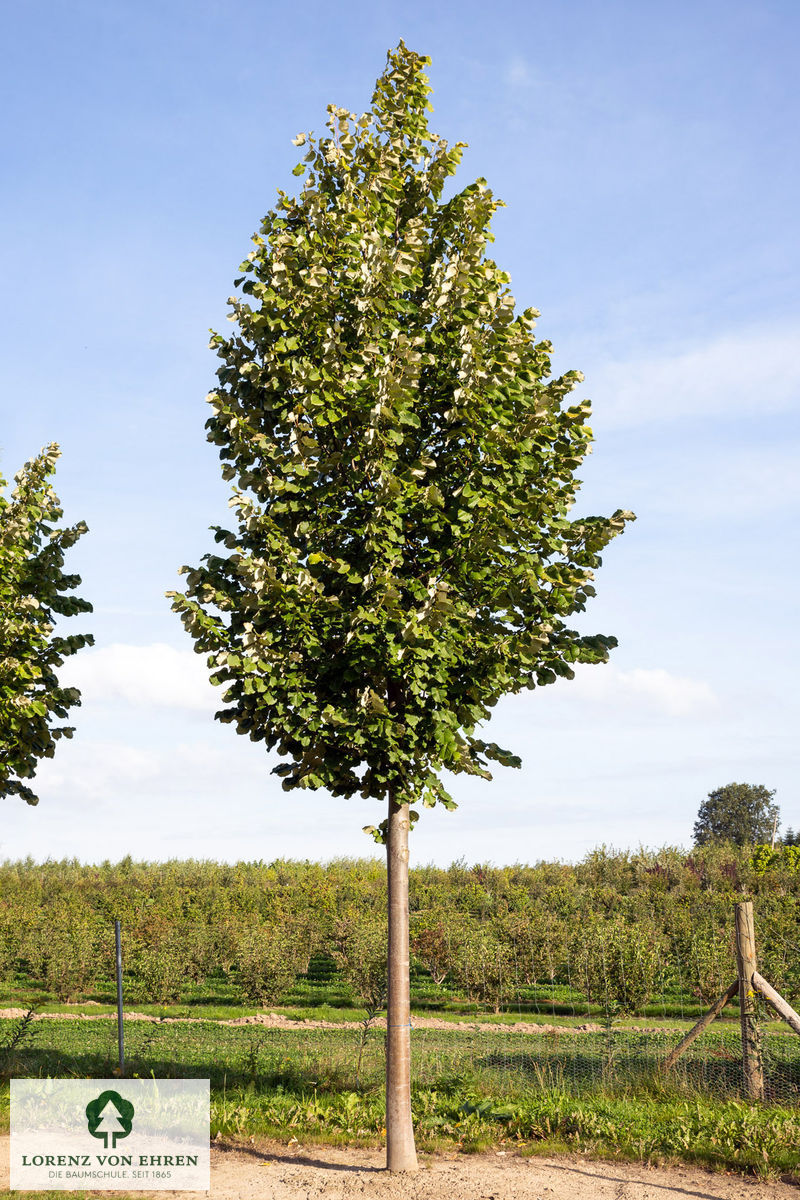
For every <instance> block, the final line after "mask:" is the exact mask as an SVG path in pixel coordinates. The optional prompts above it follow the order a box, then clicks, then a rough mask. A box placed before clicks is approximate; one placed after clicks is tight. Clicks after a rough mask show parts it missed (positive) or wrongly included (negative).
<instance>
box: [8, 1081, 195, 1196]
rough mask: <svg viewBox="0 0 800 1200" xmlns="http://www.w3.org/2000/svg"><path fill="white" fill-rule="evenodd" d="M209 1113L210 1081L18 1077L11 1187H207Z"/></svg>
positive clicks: (14, 1098)
mask: <svg viewBox="0 0 800 1200" xmlns="http://www.w3.org/2000/svg"><path fill="white" fill-rule="evenodd" d="M108 1093H110V1094H108ZM209 1115H210V1085H209V1080H207V1079H12V1080H11V1180H10V1182H11V1188H12V1190H13V1191H46V1190H51V1191H55V1190H62V1191H92V1190H102V1191H114V1190H115V1191H125V1192H131V1191H148V1192H149V1191H156V1190H165V1191H188V1192H206V1191H208V1190H209V1188H210V1171H211V1156H210V1145H209V1131H210V1123H209Z"/></svg>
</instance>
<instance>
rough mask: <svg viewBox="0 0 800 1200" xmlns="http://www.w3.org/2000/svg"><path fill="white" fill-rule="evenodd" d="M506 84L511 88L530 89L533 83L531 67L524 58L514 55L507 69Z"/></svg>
mask: <svg viewBox="0 0 800 1200" xmlns="http://www.w3.org/2000/svg"><path fill="white" fill-rule="evenodd" d="M506 83H507V84H508V85H509V87H522V88H525V87H530V86H531V84H532V83H533V79H532V77H531V71H530V67H529V66H528V64H527V63H526V61H525V59H524V58H521V57H520V56H519V55H518V54H516V55H514V57H513V58H512V59H511V62H510V63H509V64H508V67H507V68H506Z"/></svg>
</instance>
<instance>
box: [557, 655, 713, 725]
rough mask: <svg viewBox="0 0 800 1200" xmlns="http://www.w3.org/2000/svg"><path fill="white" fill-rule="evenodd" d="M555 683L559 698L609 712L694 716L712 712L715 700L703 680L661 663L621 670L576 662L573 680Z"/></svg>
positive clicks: (612, 666)
mask: <svg viewBox="0 0 800 1200" xmlns="http://www.w3.org/2000/svg"><path fill="white" fill-rule="evenodd" d="M555 687H556V688H558V689H559V691H560V692H561V695H562V699H566V698H571V699H572V700H573V701H574V700H577V701H579V702H582V703H586V704H590V705H593V706H597V707H600V706H602V707H603V709H604V710H605V711H606V712H607V713H608V714H610V715H613V713H614V711H615V710H618V711H621V712H629V711H630V710H631V709H636V710H638V711H639V712H641V713H642V715H647V714H648V713H649V714H652V715H659V714H660V715H664V716H669V717H697V716H703V715H708V714H711V713H713V712H714V711H715V710H716V708H717V704H718V701H717V698H716V696H715V695H714V692H713V690H712V688H711V687H710V686H709V685H708V684H707V683H705V682H704V681H703V680H701V679H691V678H690V677H689V676H686V675H673V674H671V673H670V672H669V671H665V670H664V669H663V668H661V667H653V668H647V667H635V668H634V669H633V670H630V671H621V670H620V669H619V668H618V667H616V666H614V664H613V663H606V664H605V665H603V666H600V667H598V666H578V667H576V668H575V678H574V679H573V680H570V681H568V682H567V683H563V684H562V683H560V682H559V683H557V684H556V685H555ZM567 689H569V690H567ZM549 690H550V689H548V691H549Z"/></svg>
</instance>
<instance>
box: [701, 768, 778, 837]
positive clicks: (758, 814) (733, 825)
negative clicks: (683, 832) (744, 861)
mask: <svg viewBox="0 0 800 1200" xmlns="http://www.w3.org/2000/svg"><path fill="white" fill-rule="evenodd" d="M774 795H775V789H774V788H773V790H772V791H769V790H768V789H767V788H766V787H764V785H763V784H762V783H727V784H726V785H725V786H724V787H721V788H717V790H716V791H714V792H709V793H708V798H707V799H706V800H704V801H703V803H702V804H701V805H700V808H699V810H698V813H697V820H696V821H695V825H694V840H695V845H697V846H706V845H708V844H709V843H710V842H733V843H735V845H737V846H752V845H756V844H759V843H764V842H769V841H771V839H772V835H773V831H774V829H775V823H776V821H777V820H778V818H779V817H780V809H779V807H778V805H777V804H774V803H773V802H772V797H773V796H774Z"/></svg>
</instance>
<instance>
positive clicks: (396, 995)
mask: <svg viewBox="0 0 800 1200" xmlns="http://www.w3.org/2000/svg"><path fill="white" fill-rule="evenodd" d="M408 828H409V816H408V804H402V803H398V802H397V801H396V800H395V799H394V798H393V797H390V798H389V828H388V835H387V838H386V872H387V888H388V894H389V945H388V975H387V983H388V991H387V1004H386V1016H387V1021H386V1025H387V1029H386V1167H387V1170H389V1171H416V1169H417V1151H416V1149H415V1147H414V1126H413V1124H412V1122H411V1001H410V996H409V982H410V981H409V949H408Z"/></svg>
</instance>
